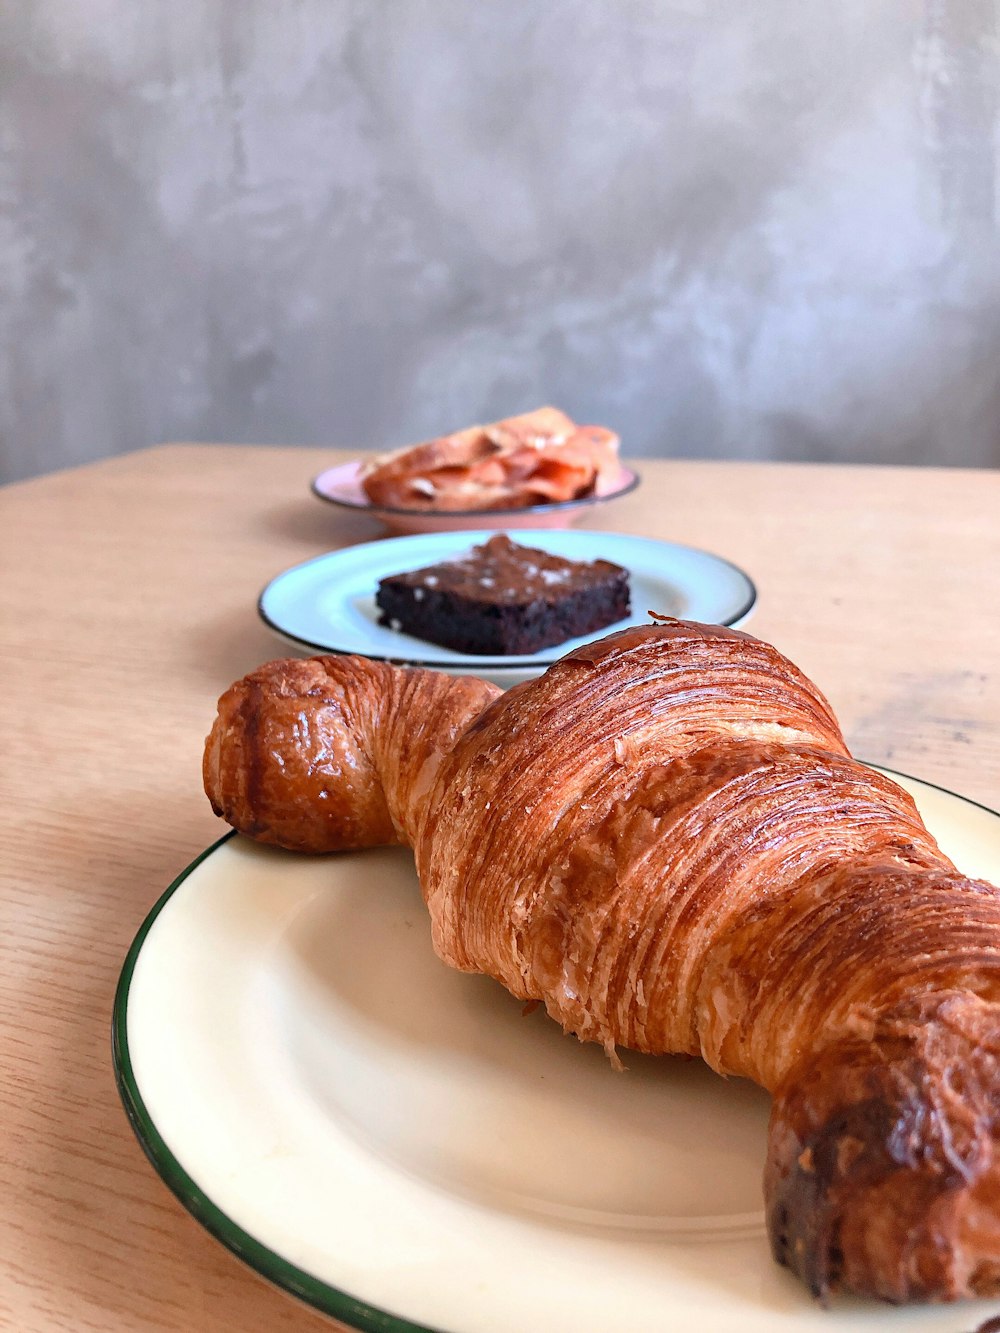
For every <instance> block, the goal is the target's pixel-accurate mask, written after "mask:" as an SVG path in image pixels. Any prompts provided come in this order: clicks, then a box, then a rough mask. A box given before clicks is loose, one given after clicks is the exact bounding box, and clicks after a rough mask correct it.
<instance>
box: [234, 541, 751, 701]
mask: <svg viewBox="0 0 1000 1333" xmlns="http://www.w3.org/2000/svg"><path fill="white" fill-rule="evenodd" d="M492 535H493V534H492V533H491V532H487V531H477V532H438V533H428V534H425V535H421V536H416V537H395V538H390V539H388V540H386V541H379V542H371V543H366V544H364V545H361V546H350V547H347V548H346V549H344V550H342V551H331V552H330V553H329V554H327V555H321V556H317V557H316V559H314V560H307V561H306V562H305V563H304V564H301V565H295V566H293V567H292V568H291V569H287V570H285V572H284V573H282V574H279V575H278V576H277V578H275V579H272V580H271V582H270V583H269V584H268V585H267V587H266V588H265V589H264V591H263V592H262V593H261V595H260V600H259V602H258V610H259V612H260V616H261V618H262V620H264V622H265V623H266V624H267V625H269V626H270V627H271V628H272V629H273V630H275V631H277V633H278V634H280V635H281V636H282V637H283V638H284V639H286V640H288V641H290V642H291V643H292V644H294V645H295V646H296V647H297V648H299V649H304V650H306V651H307V652H310V653H319V652H323V653H362V654H363V655H364V656H366V657H374V658H378V659H380V660H383V661H388V662H398V663H405V664H407V665H411V666H425V667H433V668H435V669H437V670H439V671H448V672H451V673H453V674H461V675H477V676H485V677H486V678H487V679H490V680H495V681H496V682H497V683H498V684H501V685H505V686H506V685H514V684H517V683H518V682H519V681H522V680H530V679H531V678H532V677H534V676H537V675H540V674H541V673H542V672H543V671H544V670H545V668H546V667H547V666H549V665H550V664H551V663H552V662H555V661H556V660H557V659H558V658H560V657H562V656H564V655H565V654H566V653H568V652H570V651H571V650H572V649H574V648H577V647H579V646H580V645H581V644H583V643H586V642H588V641H589V640H591V639H598V638H601V637H602V635H604V634H609V633H611V632H612V631H613V630H616V629H624V628H626V627H627V626H628V625H644V624H647V623H648V621H649V612H650V611H656V612H659V613H660V614H662V615H671V616H679V617H681V618H683V619H685V620H699V621H702V622H704V623H707V624H719V625H738V624H741V623H742V622H743V621H744V620H746V618H747V616H748V615H749V614H750V612H751V610H752V608H753V605H754V602H755V600H756V596H757V594H756V589H755V588H754V585H753V583H752V581H751V580H750V578H749V577H748V575H747V574H745V573H744V572H743V570H742V569H739V568H737V566H736V565H733V564H730V562H729V561H728V560H723V559H722V558H721V557H720V556H717V555H713V554H711V553H710V552H709V551H700V550H698V549H696V548H695V547H692V546H680V545H678V544H677V543H676V542H661V541H654V540H652V539H651V538H649V537H633V536H629V535H627V534H625V533H618V532H570V531H559V532H539V531H532V532H531V533H530V534H525V535H524V536H523V537H522V544H523V545H529V546H533V547H535V548H537V549H540V550H543V551H548V552H549V553H550V554H553V555H559V556H564V557H565V558H567V559H569V560H598V559H600V560H611V561H613V562H614V563H615V564H617V565H621V566H623V567H624V568H625V569H627V570H628V571H629V574H630V576H631V577H630V582H631V589H632V615H631V616H630V617H629V619H628V620H621V621H619V622H618V623H617V624H616V625H610V626H608V627H607V629H603V630H600V631H598V632H597V633H596V634H589V635H585V636H584V637H583V638H579V639H569V640H567V641H566V642H565V643H560V644H555V645H554V646H553V647H551V648H545V649H543V650H542V651H541V652H538V653H533V654H532V655H531V656H528V657H504V658H495V657H494V658H487V657H479V656H475V655H472V654H468V653H458V652H455V651H454V649H451V648H442V647H440V646H438V645H437V644H433V643H427V642H425V641H424V640H423V639H416V638H413V637H411V636H410V635H408V634H401V633H399V632H397V631H395V630H391V629H389V628H388V627H387V626H384V625H380V624H379V623H378V618H379V610H378V607H377V606H376V605H375V593H376V591H377V589H378V584H379V580H380V579H384V578H386V577H388V576H389V575H391V574H400V573H403V572H405V571H409V570H413V569H421V568H423V567H424V566H426V565H434V564H437V563H438V562H439V561H441V560H454V559H457V558H459V557H460V556H462V555H465V554H466V553H467V552H468V551H469V550H470V549H471V548H472V547H473V546H478V545H481V544H482V543H483V542H485V541H488V540H489V538H490V537H491V536H492ZM518 535H519V537H520V536H521V534H518Z"/></svg>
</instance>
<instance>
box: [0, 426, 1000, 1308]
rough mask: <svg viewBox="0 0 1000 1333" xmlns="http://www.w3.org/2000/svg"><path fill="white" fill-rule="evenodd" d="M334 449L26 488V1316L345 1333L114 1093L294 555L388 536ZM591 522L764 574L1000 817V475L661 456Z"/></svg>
mask: <svg viewBox="0 0 1000 1333" xmlns="http://www.w3.org/2000/svg"><path fill="white" fill-rule="evenodd" d="M344 457H345V455H339V454H337V453H336V452H335V451H329V450H325V451H320V450H310V449H302V448H264V447H235V446H226V445H183V444H179V445H168V446H163V447H159V448H155V449H150V450H146V451H142V452H138V453H135V454H132V455H129V456H126V457H122V458H117V459H113V460H109V461H106V462H102V463H98V464H94V465H91V466H88V467H84V468H80V469H77V470H72V471H67V472H62V473H58V474H56V475H52V476H48V477H44V478H40V479H37V480H33V481H29V482H24V483H21V484H18V485H15V486H11V487H8V488H6V489H4V490H2V491H0V552H2V568H3V573H4V578H3V580H2V591H0V597H2V599H3V613H2V617H0V658H2V673H3V674H2V678H3V691H2V695H0V698H2V715H3V731H2V736H3V747H4V755H3V762H2V764H0V788H2V792H3V813H4V819H3V826H2V834H0V836H2V856H3V874H2V876H0V921H2V934H0V1068H2V1071H3V1076H2V1079H0V1183H2V1198H3V1205H2V1208H0V1326H2V1327H4V1328H10V1329H18V1330H21V1331H22V1333H35V1330H43V1329H45V1330H48V1329H68V1330H73V1331H74V1333H80V1331H81V1330H87V1329H94V1330H101V1331H102V1333H106V1331H109V1330H112V1331H117V1330H129V1333H134V1331H135V1330H143V1329H171V1330H173V1329H178V1330H185V1333H187V1331H189V1330H202V1329H206V1330H218V1331H219V1333H227V1331H228V1330H232V1333H237V1331H239V1333H246V1330H256V1329H267V1330H272V1329H273V1330H283V1329H302V1330H305V1329H310V1328H317V1329H318V1328H330V1327H332V1324H331V1322H330V1321H329V1320H326V1319H324V1318H322V1317H321V1316H320V1315H318V1314H315V1313H313V1312H312V1311H310V1310H308V1309H306V1308H305V1307H304V1306H301V1305H299V1304H297V1303H295V1302H294V1301H293V1300H292V1299H291V1298H289V1297H288V1296H286V1295H285V1294H283V1293H282V1292H280V1291H278V1290H276V1289H273V1288H271V1287H270V1286H268V1285H267V1284H266V1283H265V1282H264V1281H263V1280H262V1279H260V1278H258V1277H256V1276H255V1275H254V1274H253V1273H252V1272H251V1271H250V1270H249V1269H248V1268H246V1267H244V1266H243V1265H242V1264H241V1263H240V1262H239V1261H238V1260H237V1259H235V1258H234V1257H232V1256H231V1255H230V1254H229V1253H228V1251H226V1250H225V1249H224V1248H223V1247H222V1246H221V1245H220V1244H218V1243H217V1242H216V1241H214V1240H212V1239H211V1238H210V1237H209V1236H208V1235H207V1234H206V1233H205V1232H204V1231H202V1230H201V1228H200V1227H199V1226H198V1225H197V1224H196V1223H195V1222H194V1221H193V1220H192V1219H191V1218H190V1217H189V1216H188V1215H187V1214H186V1213H185V1211H184V1210H183V1208H182V1207H181V1206H180V1204H178V1203H177V1202H176V1201H175V1200H174V1198H173V1196H172V1195H171V1194H170V1193H169V1192H168V1190H167V1189H166V1188H165V1186H164V1185H162V1184H161V1183H160V1181H159V1179H158V1178H157V1176H156V1175H155V1173H154V1171H153V1170H152V1168H151V1167H150V1166H149V1164H148V1163H147V1161H146V1159H145V1158H144V1156H143V1153H142V1151H141V1150H140V1148H139V1147H138V1145H137V1143H136V1141H135V1140H134V1138H133V1136H132V1133H131V1131H130V1129H129V1127H128V1124H127V1122H126V1118H125V1115H124V1113H123V1111H122V1108H121V1105H120V1103H119V1100H118V1096H117V1093H116V1089H115V1080H114V1076H113V1072H112V1067H111V1045H110V1020H111V1009H112V1000H113V996H114V990H115V984H116V981H117V978H118V974H119V970H120V968H121V965H122V961H123V959H124V956H125V954H126V951H127V949H128V946H129V944H130V942H131V940H132V938H133V936H134V934H135V932H136V930H137V929H138V927H139V925H140V923H141V922H142V920H143V917H144V916H145V914H146V912H147V911H148V910H149V908H150V906H151V905H152V904H153V902H154V901H155V900H156V898H157V897H158V896H159V895H160V893H161V892H162V891H163V890H164V888H165V887H166V886H167V885H168V884H169V883H170V881H171V880H172V879H173V877H174V876H175V875H176V874H177V873H178V872H179V871H180V870H181V869H182V868H183V867H184V866H185V865H186V864H187V863H188V862H189V861H190V860H191V859H192V857H194V856H195V855H196V854H197V853H198V852H199V851H200V850H201V849H202V848H204V847H205V846H206V845H207V844H209V843H210V842H212V841H213V840H214V839H215V838H216V837H217V836H218V835H219V833H220V826H219V823H218V821H217V820H216V819H215V818H214V817H213V815H212V814H211V811H210V810H209V807H208V804H207V801H206V800H205V797H204V795H203V793H202V790H201V778H200V760H201V749H202V744H203V739H204V736H205V733H206V731H207V729H208V727H209V725H210V722H211V719H212V717H213V715H214V710H215V700H216V698H217V696H218V695H219V693H220V692H221V691H222V690H223V689H224V688H225V687H226V686H227V685H228V684H229V683H230V681H232V680H233V679H235V678H236V677H238V676H240V675H242V674H243V673H244V672H246V671H247V670H249V669H250V668H252V667H254V666H256V665H258V664H259V663H261V662H263V661H265V660H268V659H269V658H273V657H280V656H284V655H286V652H287V650H286V649H284V648H283V647H282V645H281V644H280V642H279V641H278V640H277V639H276V638H275V637H274V636H273V635H272V634H271V632H270V631H269V630H268V629H267V628H266V627H265V626H264V625H263V624H262V623H261V622H260V621H259V620H258V618H257V614H256V599H257V595H258V593H259V592H260V590H261V588H262V587H263V585H264V584H265V583H266V582H267V581H268V580H269V579H270V578H271V577H273V576H274V575H275V574H277V573H278V572H279V571H280V570H282V569H284V568H286V567H288V566H289V565H292V564H295V563H297V562H299V561H301V560H305V559H307V558H308V557H310V556H313V555H316V554H318V553H320V552H323V551H326V550H330V549H333V548H336V547H340V546H345V545H348V544H352V543H356V542H364V541H371V540H374V539H377V538H379V537H380V536H381V535H383V533H382V530H381V529H380V527H379V526H378V524H377V523H376V522H374V521H373V520H372V519H370V518H369V517H367V516H365V515H362V514H353V513H349V512H346V511H342V510H338V509H336V508H334V507H333V506H330V505H326V504H324V503H323V502H321V501H320V500H318V499H316V498H315V497H313V496H312V495H311V494H310V492H309V483H310V480H311V478H312V477H313V476H314V475H315V474H316V473H317V472H319V471H320V470H321V469H322V468H323V467H325V466H327V465H329V464H332V463H336V462H338V461H343V459H344ZM641 471H642V473H643V484H642V485H641V486H640V488H639V489H638V490H637V491H636V492H634V493H633V494H632V495H630V496H628V497H626V498H623V499H621V500H619V501H616V502H614V503H612V504H608V505H605V506H601V507H597V508H595V509H594V510H593V511H592V513H589V514H588V516H587V518H586V520H585V522H584V524H583V525H582V526H586V527H589V528H593V529H596V530H599V531H623V532H630V533H637V534H643V535H647V536H652V537H658V538H664V539H671V540H676V541H680V542H685V543H689V544H693V545H696V546H700V547H704V548H707V549H709V550H712V551H715V552H717V553H719V554H720V555H723V556H725V557H727V558H728V559H729V560H731V561H734V562H735V563H737V564H738V565H740V566H742V567H743V568H744V569H746V570H747V571H748V572H749V573H750V574H751V576H752V577H753V579H754V580H755V582H756V584H757V587H758V590H759V601H758V604H757V607H756V610H755V612H754V614H753V617H752V618H751V620H750V621H749V624H748V628H749V629H750V630H751V631H752V632H753V633H756V634H758V635H759V636H760V637H762V638H767V639H770V640H771V641H772V642H774V643H775V644H777V646H778V647H779V648H781V649H782V650H783V651H784V652H786V653H787V654H788V655H789V656H790V657H791V658H792V659H793V660H795V661H796V662H798V663H799V665H800V666H802V667H803V668H804V669H805V670H806V671H807V672H808V673H809V674H810V675H812V676H813V677H814V679H815V680H816V681H817V682H818V683H819V685H820V686H821V687H822V688H823V689H824V690H825V692H826V693H827V694H828V696H829V698H830V699H831V701H832V703H833V705H834V707H835V709H836V711H837V712H838V714H839V716H840V719H841V721H842V724H843V726H844V729H845V732H846V735H847V737H848V741H849V743H850V744H851V745H852V748H853V749H854V751H855V753H857V754H858V755H859V756H860V757H862V758H865V759H869V760H872V761H877V762H884V763H887V764H888V765H890V766H892V767H894V768H896V769H898V770H900V771H902V772H907V773H911V774H914V775H916V776H919V777H922V778H924V779H927V780H928V781H930V782H933V783H938V784H940V785H943V786H945V787H948V788H950V789H952V790H954V791H957V792H959V793H961V794H963V795H966V796H968V797H971V798H973V799H974V800H976V801H979V802H982V803H984V804H986V805H988V806H991V807H993V808H998V807H1000V620H998V617H997V607H998V605H1000V472H982V471H964V470H919V469H903V468H901V469H890V468H877V467H838V466H823V465H798V464H794V465H793V464H785V465H778V464H754V463H725V462H685V461H647V462H644V463H642V464H641Z"/></svg>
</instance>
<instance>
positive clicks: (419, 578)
mask: <svg viewBox="0 0 1000 1333" xmlns="http://www.w3.org/2000/svg"><path fill="white" fill-rule="evenodd" d="M375 602H376V604H377V606H378V608H379V610H380V611H381V613H382V614H381V616H380V618H379V624H381V625H388V626H389V627H390V628H391V629H395V630H403V631H404V632H405V633H407V634H412V635H414V636H415V637H416V638H418V639H425V640H427V641H428V642H429V643H437V644H440V645H441V646H442V647H444V648H453V649H454V650H455V651H456V652H460V653H476V654H479V655H480V656H486V655H489V656H493V657H507V656H513V655H527V654H530V653H535V652H538V650H539V649H540V648H549V647H551V646H552V645H553V644H556V643H564V642H565V641H566V640H567V639H574V638H576V637H577V635H579V634H592V633H593V632H594V631H595V630H599V629H604V628H605V626H607V625H613V624H614V623H615V622H616V621H618V620H623V619H624V618H625V617H626V616H627V615H628V613H629V586H628V570H626V569H622V568H621V566H620V565H613V564H612V563H611V562H610V561H609V560H592V561H578V560H564V559H563V558H562V557H561V556H558V555H549V553H548V552H547V551H538V550H535V549H534V548H533V547H530V546H518V545H517V544H516V543H515V542H512V541H511V540H510V538H509V537H507V536H504V535H503V534H498V535H497V536H495V537H491V538H490V540H489V541H488V542H487V543H486V544H485V545H484V546H476V547H474V548H473V549H472V550H471V551H470V552H469V554H468V555H466V556H463V557H462V558H461V559H458V560H446V561H442V563H441V564H438V565H430V566H428V568H426V569H415V570H412V571H411V572H410V573H406V574H393V575H391V576H390V577H389V578H385V579H382V580H381V582H380V583H379V585H378V593H377V594H376V597H375Z"/></svg>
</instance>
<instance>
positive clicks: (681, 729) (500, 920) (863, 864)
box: [204, 621, 1000, 1302]
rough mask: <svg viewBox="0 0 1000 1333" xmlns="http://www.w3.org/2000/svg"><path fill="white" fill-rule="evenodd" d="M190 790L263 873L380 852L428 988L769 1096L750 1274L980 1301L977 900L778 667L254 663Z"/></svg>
mask: <svg viewBox="0 0 1000 1333" xmlns="http://www.w3.org/2000/svg"><path fill="white" fill-rule="evenodd" d="M204 777H205V787H206V791H207V793H208V795H209V798H210V799H211V802H212V805H213V807H214V809H215V810H216V812H217V813H218V814H220V815H222V816H223V817H224V818H225V819H227V820H228V821H229V823H231V824H232V825H233V826H234V827H235V828H237V829H239V830H240V831H241V832H243V833H246V834H248V835H249V836H251V837H253V838H257V839H260V840H261V841H264V842H269V843H276V844H278V845H279V846H282V847H288V848H293V849H297V850H302V851H311V852H322V851H335V850H338V849H342V848H357V847H365V846H370V845H374V844H377V843H395V842H400V843H408V844H409V845H410V846H412V848H413V851H414V855H415V858H416V867H417V872H418V875H419V878H420V883H421V886H422V890H423V894H424V899H425V901H426V904H427V908H428V911H429V913H430V918H431V924H432V931H433V942H434V947H435V949H436V950H437V952H438V954H439V955H440V956H441V958H442V959H444V960H445V961H446V962H447V963H450V964H451V965H452V966H453V967H456V968H459V969H461V970H463V971H467V972H483V973H486V974H487V975H489V976H491V977H494V978H496V979H497V980H498V981H500V982H502V983H503V985H504V986H506V987H507V988H508V990H510V991H512V992H513V994H514V995H516V996H519V997H520V998H522V999H524V1000H537V1001H541V1002H542V1003H543V1004H544V1005H545V1007H546V1009H547V1010H548V1012H549V1014H550V1015H551V1016H552V1017H553V1018H554V1019H555V1020H556V1021H557V1022H559V1023H560V1024H562V1026H563V1028H564V1029H565V1030H566V1031H568V1032H574V1033H576V1034H577V1035H578V1036H579V1037H580V1038H581V1039H583V1040H587V1041H596V1042H600V1043H602V1044H603V1046H604V1047H605V1048H606V1049H607V1050H608V1052H609V1053H610V1054H612V1056H614V1051H615V1048H616V1046H622V1047H628V1048H631V1049H633V1050H637V1051H645V1052H649V1053H653V1054H656V1053H684V1054H690V1055H698V1056H701V1057H702V1058H704V1059H705V1060H706V1061H707V1062H708V1063H709V1064H710V1065H711V1066H712V1067H713V1068H714V1069H716V1070H718V1071H720V1072H722V1073H726V1074H736V1075H741V1076H743V1077H746V1078H750V1079H753V1080H754V1081H755V1082H757V1083H759V1084H760V1085H762V1086H763V1087H764V1088H766V1089H767V1090H768V1091H769V1092H770V1093H771V1094H772V1098H773V1104H772V1114H771V1121H770V1128H769V1139H768V1152H767V1162H766V1167H765V1175H764V1192H765V1202H766V1213H767V1222H768V1230H769V1234H770V1239H771V1245H772V1249H773V1252H774V1255H775V1258H776V1259H777V1260H778V1261H779V1262H780V1263H783V1264H786V1265H787V1266H788V1267H789V1268H791V1269H793V1270H794V1271H795V1272H796V1273H797V1274H798V1275H799V1276H800V1277H801V1278H802V1279H803V1280H804V1281H805V1282H806V1283H807V1284H808V1286H809V1287H810V1288H811V1290H812V1291H813V1292H814V1293H815V1294H816V1295H818V1296H820V1297H822V1298H825V1297H826V1295H827V1294H828V1293H829V1292H830V1291H832V1290H835V1289H843V1290H849V1291H853V1292H856V1293H859V1294H862V1295H867V1296H876V1297H881V1298H883V1299H885V1300H889V1301H895V1302H901V1301H912V1300H954V1299H958V1298H961V1297H966V1296H974V1295H978V1296H982V1295H995V1294H998V1293H1000V1151H998V1136H1000V1082H998V1075H1000V891H998V890H997V889H996V888H994V887H992V886H991V885H989V884H986V883H984V882H982V881H978V880H972V879H967V878H965V877H964V876H962V875H961V874H959V872H958V871H957V870H956V869H955V867H954V866H953V865H952V863H951V862H950V861H949V860H948V858H947V857H946V856H944V855H943V853H942V852H941V850H940V849H939V847H938V846H937V844H936V842H935V841H934V839H933V837H932V836H931V835H930V833H929V832H928V831H927V829H926V828H925V827H924V825H923V823H922V821H921V819H920V817H919V815H918V813H917V810H916V807H915V806H914V803H913V801H912V800H911V798H910V797H909V795H907V794H906V793H905V792H904V791H902V790H901V788H899V787H898V786H897V785H896V784H895V783H893V782H891V781H890V780H889V779H888V778H887V777H884V776H883V775H881V774H880V773H877V772H874V771H872V770H871V769H869V768H867V767H865V766H864V765H862V764H860V763H858V762H857V761H856V760H854V759H852V758H851V756H850V754H849V753H848V751H847V748H846V746H845V744H844V740H843V737H842V735H841V733H840V729H839V727H838V724H837V722H836V719H835V718H834V716H833V713H832V711H831V709H830V706H829V704H828V703H827V702H826V700H825V699H824V697H823V695H822V694H821V693H820V692H819V690H818V689H817V688H816V687H815V686H814V685H813V684H812V683H811V682H810V681H809V680H808V679H807V678H806V677H805V676H804V675H803V674H802V672H800V671H799V670H798V669H797V668H796V667H795V666H793V665H792V663H791V662H789V661H788V660H787V659H786V658H784V657H783V656H782V655H781V654H780V653H779V652H777V651H776V650H775V649H774V648H772V647H770V646H769V645H767V644H765V643H762V642H760V641H759V640H756V639H754V638H752V637H750V636H749V635H747V634H743V633H741V632H739V631H736V630H728V629H723V628H720V627H717V626H707V625H697V624H692V623H687V622H683V621H669V622H667V623H664V624H658V625H651V626H648V627H645V628H638V629H627V630H624V631H622V632H621V633H618V634H612V635H610V636H609V637H607V638H605V639H602V640H601V641H599V642H597V643H594V644H591V645H588V646H587V647H585V648H582V649H579V650H577V651H574V652H572V653H570V654H569V655H568V656H566V657H564V658H562V659H561V660H560V661H559V662H558V663H556V664H555V665H554V666H552V667H551V668H550V669H549V670H548V671H547V672H546V673H545V675H543V676H541V677H540V678H538V679H537V680H534V681H530V682H528V683H526V684H524V685H519V686H517V687H516V688H515V689H512V690H510V691H509V692H507V693H506V694H501V692H500V691H499V690H498V689H497V688H496V687H495V686H493V685H490V684H488V683H486V682H484V681H480V680H476V679H472V678H466V677H458V678H456V677H450V676H446V675H442V674H439V673H436V672H429V671H418V670H409V669H400V668H395V667H392V666H389V665H387V664H384V663H380V662H374V661H369V660H368V659H365V658H359V657H320V658H314V659H311V660H309V661H302V660H293V661H281V662H272V663H270V664H269V665H267V666H264V667H261V668H260V669H259V670H257V671H255V672H253V673H252V674H251V675H249V676H247V677H246V678H245V679H244V680H242V681H240V682H238V683H237V684H235V685H234V686H232V688H231V689H229V690H228V691H227V692H226V693H225V694H224V695H223V697H222V699H221V700H220V703H219V715H218V718H217V720H216V722H215V725H214V726H213V728H212V732H211V735H210V736H209V738H208V742H207V745H206V750H205V762H204ZM669 1132H670V1127H669V1125H665V1126H664V1133H665V1134H668V1133H669Z"/></svg>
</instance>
